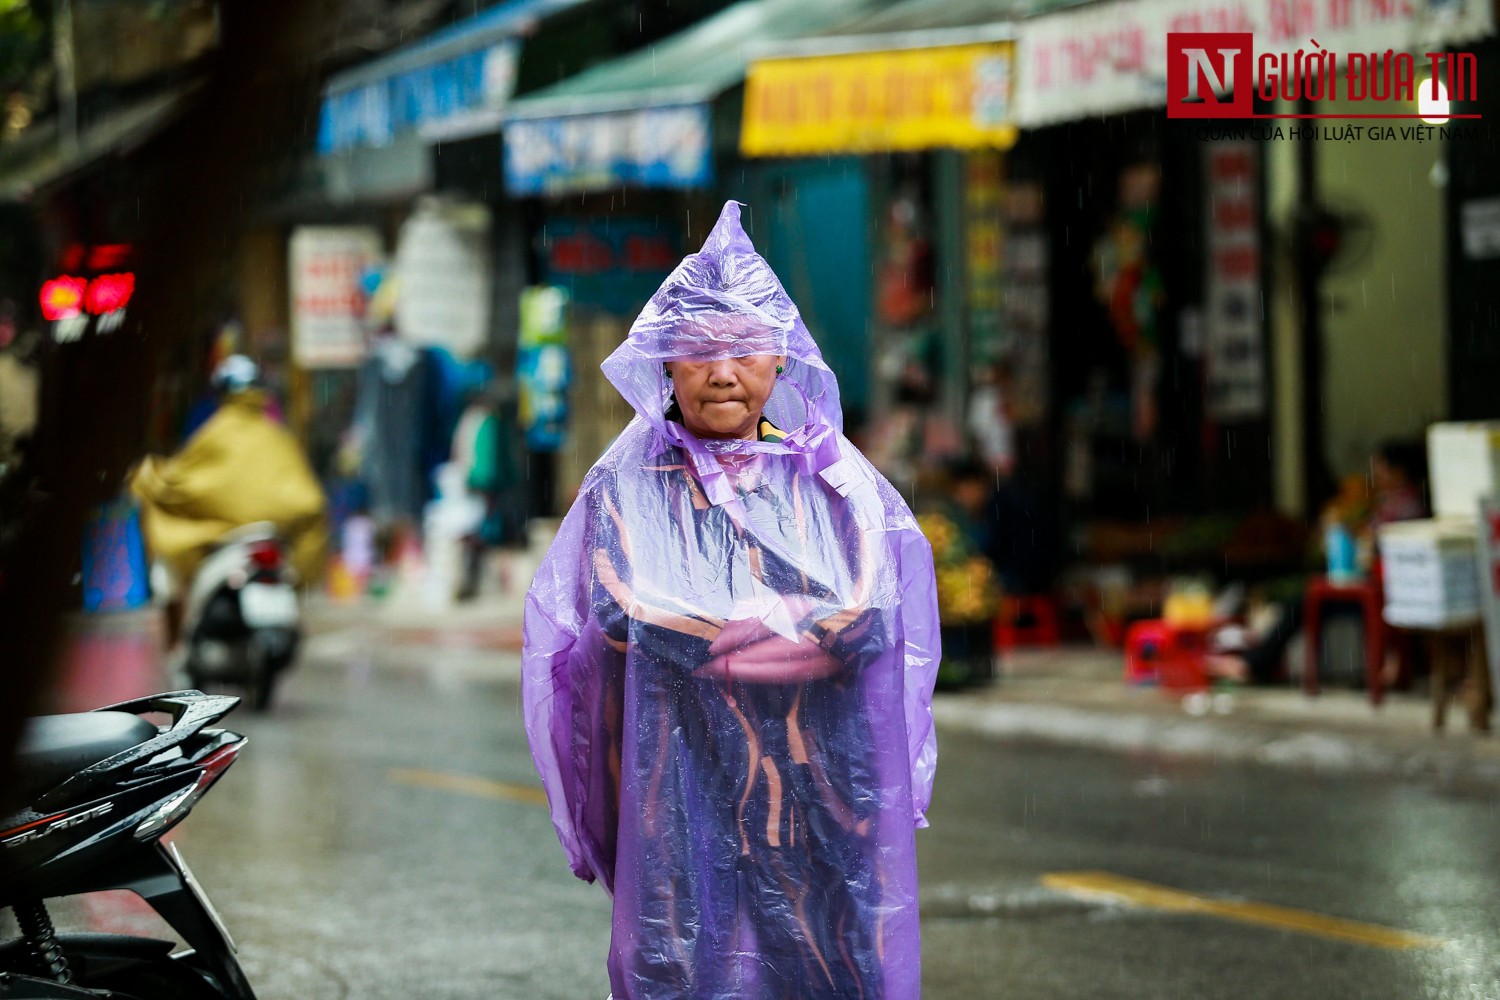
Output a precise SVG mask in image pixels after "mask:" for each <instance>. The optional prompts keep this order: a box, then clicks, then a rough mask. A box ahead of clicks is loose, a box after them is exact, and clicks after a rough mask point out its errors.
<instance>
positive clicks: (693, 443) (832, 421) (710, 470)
mask: <svg viewBox="0 0 1500 1000" xmlns="http://www.w3.org/2000/svg"><path fill="white" fill-rule="evenodd" d="M752 354H775V355H785V356H786V359H787V360H786V364H785V366H784V367H785V368H786V371H785V372H784V373H783V374H782V375H781V376H780V377H779V378H778V379H777V384H776V388H775V390H774V391H773V392H772V393H771V398H770V400H769V401H768V402H767V404H766V408H765V413H764V415H765V416H766V417H767V418H768V419H769V420H770V421H771V422H772V423H773V424H775V425H776V426H777V427H778V428H780V429H781V430H783V431H786V432H787V437H786V439H785V440H784V441H779V442H774V443H773V442H767V441H738V440H734V441H720V440H714V441H705V440H700V439H699V438H697V437H695V436H694V435H693V434H692V433H690V432H689V431H688V430H687V429H686V428H685V427H683V426H682V425H681V424H678V423H675V422H673V421H669V420H667V419H666V416H665V413H666V410H667V407H668V405H669V401H670V399H671V395H672V380H671V378H670V377H669V376H668V375H667V374H666V371H665V369H664V367H663V364H664V363H665V362H668V361H683V360H691V361H713V360H718V359H721V358H736V357H745V356H747V355H752ZM602 368H603V370H604V374H605V377H607V378H608V379H609V381H610V382H611V383H612V384H613V385H614V386H615V388H616V389H617V390H619V392H620V395H622V396H624V397H625V399H626V400H628V401H629V403H630V405H631V406H632V407H633V408H634V409H635V411H636V414H637V419H639V420H640V421H643V422H645V423H647V424H649V425H650V426H651V427H652V428H654V429H655V431H656V432H657V434H658V436H659V438H660V443H661V445H662V446H663V447H665V446H667V445H675V446H677V447H680V448H682V449H684V450H685V451H686V452H687V454H688V455H689V457H690V460H691V461H692V463H693V465H694V467H695V469H696V470H697V471H698V472H699V474H700V478H701V479H702V481H703V484H704V487H705V492H706V493H707V494H708V499H709V501H710V502H711V503H713V504H716V505H717V504H721V503H726V502H728V501H729V500H731V499H732V496H733V494H732V491H731V490H729V489H728V487H727V486H726V485H724V484H723V482H722V475H721V473H720V472H719V467H718V461H717V459H716V458H714V456H715V455H719V454H726V453H728V454H733V453H738V452H746V451H749V452H770V453H774V454H791V455H795V456H797V459H798V461H800V462H801V464H802V465H803V467H804V469H805V471H807V472H808V473H809V474H817V475H821V476H823V478H824V479H825V480H826V481H828V483H829V484H830V485H832V486H833V487H834V488H835V489H838V490H839V491H840V492H841V493H842V492H847V489H849V488H850V487H851V486H852V485H853V481H854V480H855V479H856V478H858V477H857V475H856V470H855V469H853V468H852V467H850V466H848V465H847V463H843V462H841V461H840V454H839V445H838V439H839V435H840V434H841V433H842V432H843V425H844V421H843V413H842V411H841V409H840V405H839V391H838V382H837V380H836V379H835V378H834V375H833V372H832V371H831V370H830V369H829V367H828V365H827V363H826V362H824V360H823V355H822V352H820V351H819V350H818V345H817V344H816V343H814V341H813V338H812V335H811V334H810V333H809V332H808V330H807V326H806V325H805V324H804V323H803V322H802V316H801V314H800V313H799V312H798V311H797V306H796V305H795V304H794V303H793V302H792V299H791V296H789V295H788V294H787V293H786V289H784V288H783V287H782V286H781V282H780V281H779V280H777V278H776V274H775V272H773V271H772V270H771V265H770V264H768V263H766V260H765V258H763V257H762V256H761V255H760V254H758V253H756V252H755V247H754V245H753V244H752V243H751V242H750V237H749V236H748V235H746V233H745V230H744V227H743V226H742V225H741V222H740V203H739V202H737V201H728V202H725V203H724V209H723V211H722V212H721V213H720V214H719V221H718V222H717V223H716V224H715V225H714V228H713V231H712V232H710V233H709V235H708V239H707V240H706V241H704V244H703V249H701V250H699V251H698V252H697V253H695V254H689V255H688V256H687V257H685V258H683V260H682V263H680V264H678V265H677V267H676V268H675V269H674V270H673V271H672V273H671V274H669V275H668V276H667V279H666V280H665V281H664V282H662V285H661V287H660V288H659V289H657V291H656V294H655V295H653V296H651V300H650V301H649V302H648V303H647V304H646V308H645V309H643V310H642V311H641V314H640V316H638V317H637V318H636V321H635V323H634V324H633V325H632V326H631V328H630V335H629V337H627V338H626V340H625V342H624V343H623V344H621V345H620V346H619V347H618V348H616V349H615V351H614V353H613V354H611V355H610V356H609V357H608V358H607V359H606V360H605V361H604V364H603V366H602Z"/></svg>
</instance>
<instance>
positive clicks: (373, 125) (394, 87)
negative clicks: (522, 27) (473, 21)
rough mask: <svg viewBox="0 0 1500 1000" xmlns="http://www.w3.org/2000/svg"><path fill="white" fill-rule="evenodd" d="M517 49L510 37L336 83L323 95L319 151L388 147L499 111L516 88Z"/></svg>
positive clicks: (323, 154)
mask: <svg viewBox="0 0 1500 1000" xmlns="http://www.w3.org/2000/svg"><path fill="white" fill-rule="evenodd" d="M517 51H518V45H517V43H516V42H515V40H513V39H507V40H505V41H502V42H499V43H497V44H494V45H489V46H486V47H484V48H480V49H474V50H471V51H468V52H461V53H459V54H458V55H454V56H451V57H449V58H446V59H440V60H437V61H434V62H429V63H422V64H418V65H416V66H413V67H412V68H410V69H406V70H404V71H401V72H395V73H392V74H390V75H384V76H380V75H377V76H376V77H375V78H374V79H369V80H365V81H363V82H360V81H359V80H358V79H356V80H351V81H348V82H346V83H344V84H340V83H338V82H337V81H336V82H335V83H333V84H331V85H330V86H329V88H328V90H327V92H326V93H325V94H324V97H323V109H322V114H321V116H320V120H319V122H318V153H319V155H321V156H328V155H331V154H334V153H341V152H345V151H347V150H351V149H358V148H360V147H381V146H388V145H390V144H391V143H392V142H393V141H394V140H395V139H396V137H397V136H399V135H402V134H404V133H409V132H414V131H417V130H419V129H421V128H423V127H426V126H433V125H440V124H442V123H444V122H448V121H451V120H454V119H458V118H461V117H463V116H465V115H471V114H474V113H476V112H483V111H486V110H492V111H496V112H498V109H499V108H501V107H503V106H504V104H505V102H506V101H508V100H509V99H510V96H511V93H512V91H513V90H514V88H515V78H516V57H517Z"/></svg>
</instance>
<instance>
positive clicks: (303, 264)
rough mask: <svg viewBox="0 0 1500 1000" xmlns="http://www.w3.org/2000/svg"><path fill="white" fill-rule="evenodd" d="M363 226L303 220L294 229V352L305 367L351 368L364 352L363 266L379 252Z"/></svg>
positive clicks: (377, 235) (372, 234) (378, 245)
mask: <svg viewBox="0 0 1500 1000" xmlns="http://www.w3.org/2000/svg"><path fill="white" fill-rule="evenodd" d="M380 251H381V242H380V233H379V232H377V231H376V230H374V229H371V228H369V227H366V226H302V227H299V228H298V229H297V230H296V231H295V232H293V233H292V243H291V254H290V256H291V292H292V356H293V358H294V359H295V360H296V362H297V364H298V365H300V366H301V367H303V368H352V367H354V366H355V365H358V364H359V362H360V361H361V360H362V359H363V358H364V356H365V333H364V315H365V291H364V288H363V287H362V285H361V282H362V281H363V279H364V275H365V272H367V271H368V270H370V268H372V267H374V266H375V265H376V264H377V263H378V262H379V260H380V256H381V252H380Z"/></svg>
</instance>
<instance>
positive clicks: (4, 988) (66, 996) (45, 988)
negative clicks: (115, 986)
mask: <svg viewBox="0 0 1500 1000" xmlns="http://www.w3.org/2000/svg"><path fill="white" fill-rule="evenodd" d="M109 996H110V994H108V993H101V992H99V991H98V990H89V989H84V988H83V987H82V986H63V985H62V984H61V983H52V982H48V981H47V980H45V979H35V978H33V977H31V976H18V975H16V974H14V973H11V972H0V1000H106V998H107V997H109Z"/></svg>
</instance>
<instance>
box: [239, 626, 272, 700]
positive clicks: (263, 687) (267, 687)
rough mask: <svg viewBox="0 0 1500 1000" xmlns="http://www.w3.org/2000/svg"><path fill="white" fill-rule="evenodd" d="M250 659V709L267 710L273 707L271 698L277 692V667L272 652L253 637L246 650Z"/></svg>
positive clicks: (248, 684) (246, 654) (248, 683)
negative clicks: (272, 658)
mask: <svg viewBox="0 0 1500 1000" xmlns="http://www.w3.org/2000/svg"><path fill="white" fill-rule="evenodd" d="M245 656H246V657H247V659H248V661H249V662H248V666H249V672H250V679H249V681H248V682H247V687H248V688H249V695H250V709H251V711H254V712H265V711H269V710H270V708H271V698H272V696H273V695H274V694H275V693H276V667H275V665H274V664H273V663H272V662H271V657H270V654H269V653H268V652H267V651H266V648H265V647H264V646H262V645H261V644H260V642H259V641H258V640H257V639H256V638H254V637H252V638H251V640H250V647H249V649H247V650H246V651H245Z"/></svg>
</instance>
